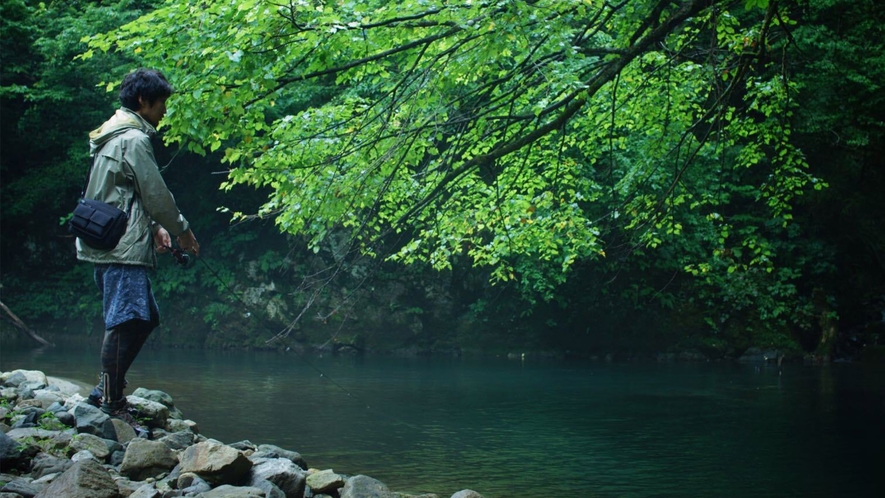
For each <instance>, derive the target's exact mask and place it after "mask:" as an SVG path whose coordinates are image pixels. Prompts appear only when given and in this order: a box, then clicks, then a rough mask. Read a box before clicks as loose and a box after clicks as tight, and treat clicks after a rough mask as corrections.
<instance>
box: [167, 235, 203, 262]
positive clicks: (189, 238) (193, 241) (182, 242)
mask: <svg viewBox="0 0 885 498" xmlns="http://www.w3.org/2000/svg"><path fill="white" fill-rule="evenodd" d="M167 235H168V234H167ZM178 247H180V248H182V249H184V250H185V251H189V252H192V253H194V256H199V255H200V244H198V243H197V238H196V237H194V232H193V231H192V230H190V229H188V231H186V232H184V233H182V234H181V235H179V236H178Z"/></svg>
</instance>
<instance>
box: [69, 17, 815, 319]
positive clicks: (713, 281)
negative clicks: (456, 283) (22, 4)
mask: <svg viewBox="0 0 885 498" xmlns="http://www.w3.org/2000/svg"><path fill="white" fill-rule="evenodd" d="M789 14H790V13H789V12H788V11H787V10H786V9H784V8H782V7H779V6H778V5H777V4H776V3H769V2H745V3H744V5H742V6H735V5H733V4H732V3H730V2H715V1H714V2H699V1H684V2H678V3H672V4H670V3H653V2H628V3H627V2H625V3H622V4H618V5H611V4H608V3H603V2H560V1H543V0H541V1H523V0H506V1H499V2H464V3H449V2H426V1H425V2H417V1H407V2H397V3H396V4H394V3H389V2H337V3H323V4H313V3H309V2H293V3H290V4H276V3H273V2H264V1H259V0H252V1H243V2H236V3H229V2H220V1H209V2H198V3H197V2H185V1H177V2H169V3H167V4H166V5H164V6H163V7H162V8H160V9H157V10H156V11H154V12H152V13H151V14H148V15H147V16H144V17H142V18H140V19H139V20H137V21H135V22H133V23H130V24H128V25H126V26H123V27H122V28H121V29H119V30H117V31H114V32H112V33H109V34H107V35H101V36H95V37H93V38H92V39H91V40H90V47H92V48H93V49H96V50H102V51H109V50H112V49H113V50H116V51H118V52H123V53H133V54H135V53H138V54H139V55H140V56H143V57H145V60H146V61H148V62H149V63H151V64H154V65H167V66H171V67H172V68H174V69H172V68H170V76H171V77H172V79H173V80H174V81H175V83H176V85H177V86H178V87H179V88H181V89H182V92H181V94H180V96H179V98H178V99H177V100H176V103H175V104H174V107H173V109H172V111H170V113H169V117H168V119H167V120H166V121H165V126H166V130H167V138H168V139H169V140H172V141H180V142H182V143H184V144H185V146H187V147H189V148H190V149H192V150H195V151H197V152H205V151H207V150H208V151H222V150H223V151H224V160H225V161H227V162H228V163H230V164H231V166H232V170H231V172H230V177H229V181H228V182H227V183H226V184H225V185H224V187H225V188H231V187H232V186H234V185H237V184H249V185H254V186H256V187H262V188H270V189H271V194H270V196H269V198H268V200H267V202H265V203H264V205H263V206H262V207H261V208H260V209H259V210H258V213H257V215H258V216H260V217H273V219H274V220H275V222H276V224H277V225H278V226H279V227H280V229H281V230H283V231H284V232H288V233H292V234H304V235H306V236H307V237H308V238H309V242H308V245H309V246H310V247H311V248H313V249H314V250H319V248H320V247H321V244H322V243H324V241H327V239H328V237H329V235H330V234H331V233H333V231H335V230H338V229H340V228H342V227H343V228H344V229H346V230H347V231H348V233H349V241H348V243H347V245H346V247H348V248H351V247H352V248H354V249H358V250H360V251H362V252H364V253H369V254H378V255H381V256H386V257H389V258H390V259H392V260H395V261H400V262H403V263H416V262H426V263H429V264H430V265H431V266H432V267H433V268H436V269H438V270H446V269H451V268H452V265H453V262H454V261H456V259H457V258H459V257H460V256H462V255H463V256H467V257H468V258H469V260H470V261H471V263H472V264H473V265H474V266H476V267H488V268H489V270H490V275H491V278H492V280H493V281H497V282H511V281H512V282H515V283H517V284H518V286H519V287H520V288H521V289H522V292H521V294H522V295H523V296H526V297H528V298H529V299H530V300H534V298H535V296H538V297H542V298H544V299H547V300H549V299H552V298H554V296H555V294H556V289H557V287H558V286H560V285H561V284H562V283H563V282H564V281H565V279H566V276H567V274H568V272H569V270H570V269H571V268H572V267H573V266H574V265H575V263H576V262H579V261H580V262H592V261H597V264H598V265H599V266H600V267H603V268H605V267H606V266H607V265H609V264H613V265H615V266H619V265H621V264H623V263H624V262H625V261H627V260H629V259H633V258H631V255H633V254H635V252H636V251H637V250H640V249H641V248H645V249H646V250H648V251H651V252H649V253H648V254H649V255H650V254H652V253H653V252H654V250H656V249H657V248H659V247H662V246H664V245H667V244H680V245H683V246H685V247H688V248H690V251H689V253H688V254H685V255H681V256H676V257H675V259H676V260H675V261H671V262H670V264H669V265H668V266H670V267H672V266H674V264H679V265H681V266H682V267H684V269H685V270H687V271H688V272H689V273H691V274H693V275H696V276H698V277H699V278H700V279H701V282H700V285H701V288H702V289H704V288H707V289H710V291H709V292H708V293H712V294H711V296H713V297H711V299H718V300H720V301H721V302H720V303H719V306H718V308H720V309H723V308H731V309H737V308H735V303H734V302H729V301H733V299H734V297H730V296H738V295H740V296H743V297H742V298H741V299H747V298H749V297H750V296H752V295H759V294H761V293H765V294H766V295H768V296H771V297H772V299H773V302H772V303H771V304H770V305H765V306H763V308H762V310H761V311H760V313H759V314H758V317H757V318H758V321H759V322H763V323H770V324H772V325H783V323H784V322H783V320H781V321H778V319H779V317H783V316H784V311H785V309H786V308H787V307H789V306H791V304H790V303H791V302H792V301H794V300H795V299H794V298H795V294H796V293H795V290H793V289H792V288H791V286H792V285H793V282H794V281H795V279H796V278H798V274H797V273H795V269H793V268H780V267H778V266H777V257H776V255H775V252H774V251H775V249H776V247H775V246H776V245H777V244H778V242H777V240H778V237H782V234H778V233H768V232H767V231H766V230H760V228H761V227H766V226H770V227H772V230H774V231H777V230H785V229H786V228H787V227H788V226H789V225H790V223H791V220H792V207H793V204H794V201H795V198H796V197H797V196H800V195H802V194H803V192H805V191H806V190H807V189H808V187H809V186H812V185H813V186H814V187H815V188H820V187H822V186H824V184H823V182H821V181H819V180H818V179H816V178H814V177H812V176H811V175H810V174H809V173H808V171H807V170H808V167H807V163H806V160H805V157H804V156H803V154H802V153H801V151H799V150H798V149H797V148H796V147H795V145H794V144H793V143H792V142H791V141H790V132H791V121H792V113H793V109H794V108H795V99H794V98H793V97H792V92H795V90H791V86H792V85H793V83H792V82H790V81H789V80H788V79H787V77H786V75H785V74H783V73H782V72H780V71H779V70H778V67H780V65H781V61H779V60H774V59H772V58H770V57H769V53H768V51H769V50H771V49H772V47H773V46H774V45H775V44H778V43H779V41H778V40H779V39H781V38H782V36H781V35H782V33H783V28H785V27H786V26H788V25H790V24H791V23H792V22H793V21H791V20H790V17H789ZM157 33H160V34H161V35H163V36H157ZM173 35H174V36H173ZM149 42H150V43H151V44H152V50H151V51H150V52H147V53H146V52H145V51H144V50H143V49H144V47H145V46H146V44H147V43H149ZM92 54H93V52H92V51H90V52H87V53H86V54H85V56H86V57H89V56H91V55H92ZM318 87H324V88H325V90H319V89H318ZM234 216H235V217H244V216H247V215H245V214H244V213H239V212H235V213H234ZM686 229H690V230H691V231H688V232H687V231H686ZM680 241H682V242H680ZM605 258H609V259H614V260H615V261H616V262H615V263H606V262H605V261H604V260H605ZM639 264H643V263H639ZM732 276H733V277H735V278H732ZM778 286H780V287H783V289H782V290H777V291H776V292H774V293H770V292H767V291H769V290H772V289H776V288H778ZM784 286H785V287H784ZM671 305H672V303H671ZM742 309H745V310H746V312H750V313H752V312H753V311H752V310H751V309H750V307H749V306H747V307H746V308H742Z"/></svg>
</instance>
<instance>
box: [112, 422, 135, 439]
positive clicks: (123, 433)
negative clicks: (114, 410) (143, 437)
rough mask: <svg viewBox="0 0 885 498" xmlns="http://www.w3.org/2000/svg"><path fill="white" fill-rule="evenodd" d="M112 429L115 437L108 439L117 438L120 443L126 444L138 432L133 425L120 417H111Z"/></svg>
mask: <svg viewBox="0 0 885 498" xmlns="http://www.w3.org/2000/svg"><path fill="white" fill-rule="evenodd" d="M110 422H111V424H110V426H111V430H112V431H113V437H110V438H108V439H112V440H116V441H117V442H119V443H120V444H126V443H128V442H129V441H132V440H133V439H135V438H136V437H138V434H136V433H135V429H133V428H132V426H131V425H129V424H127V423H126V422H123V421H122V420H120V419H118V418H112V419H110Z"/></svg>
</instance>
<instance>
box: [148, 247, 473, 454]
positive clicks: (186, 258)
mask: <svg viewBox="0 0 885 498" xmlns="http://www.w3.org/2000/svg"><path fill="white" fill-rule="evenodd" d="M165 248H166V249H167V250H168V251H169V253H170V254H171V255H172V257H173V258H174V259H175V262H176V263H177V264H178V265H179V266H181V267H182V268H192V267H193V266H194V265H195V260H199V261H200V263H201V264H202V265H203V267H204V268H206V270H207V271H209V273H211V274H212V276H213V277H215V279H216V280H217V281H218V282H219V283H220V284H221V286H222V287H224V289H225V290H226V291H227V292H228V293H229V294H230V295H231V297H233V298H234V299H235V300H236V301H238V302H239V303H240V304H241V305H242V306H243V308H244V309H245V310H246V311H247V312H248V313H249V316H254V313H252V312H251V310H252V307H251V306H250V305H249V304H248V303H247V302H246V301H245V300H244V299H243V297H242V296H241V295H240V294H239V293H238V292H236V291H235V290H234V289H232V288H231V287H230V286H229V285H228V284H227V282H225V281H224V279H223V278H221V275H219V274H218V272H217V271H216V270H215V269H214V268H212V266H210V265H209V263H207V262H206V260H205V258H198V257H196V256H193V255H191V254H189V253H188V252H187V251H185V250H184V249H174V248H172V247H169V246H165ZM258 320H259V323H260V324H261V325H262V326H263V327H264V328H265V329H267V331H268V332H270V333H272V334H274V335H273V338H272V339H271V340H279V341H280V342H281V343H282V344H283V345H284V346H285V347H286V351H294V352H295V353H296V354H297V355H298V356H299V357H300V358H301V360H302V361H303V362H304V363H305V364H307V365H308V366H309V367H310V368H311V369H313V370H314V371H316V372H317V373H318V374H319V376H320V378H321V379H325V380H326V381H328V382H330V383H332V385H334V386H335V387H337V388H338V389H340V390H341V391H342V392H343V393H345V394H346V395H347V396H348V397H349V398H351V399H353V400H354V401H356V402H358V403H360V404H362V405H363V406H364V407H365V408H366V410H367V411H369V412H372V413H374V414H375V415H376V416H378V417H379V418H381V419H383V420H385V421H387V422H391V421H392V422H394V423H396V424H400V425H402V426H404V427H408V428H410V429H412V430H414V431H416V432H417V433H419V434H420V433H424V432H425V431H424V430H423V429H422V428H421V427H419V426H417V425H415V424H412V423H409V422H406V421H404V420H402V419H401V418H399V417H397V416H395V415H392V414H390V413H382V410H380V409H379V408H377V407H373V406H372V405H370V404H369V403H367V402H366V401H365V400H363V399H362V398H361V397H360V396H357V395H356V394H354V393H353V392H351V391H350V390H349V389H347V388H346V387H344V386H342V385H341V384H340V383H339V382H338V381H336V380H335V379H333V378H332V377H330V376H329V375H327V374H326V373H325V372H324V371H323V370H322V369H320V368H319V367H318V366H316V365H315V364H314V363H313V362H312V361H310V360H309V359H307V356H306V354H305V353H304V352H302V351H299V350H298V349H297V348H292V347H291V346H290V345H289V343H288V342H286V340H285V339H284V336H283V334H282V333H277V332H276V331H275V330H274V329H273V328H271V326H270V325H269V324H268V323H267V322H266V321H265V320H264V319H263V318H262V317H259V319H258ZM269 342H270V341H269ZM447 440H448V441H454V442H456V443H457V444H459V445H461V446H462V447H463V448H466V449H469V450H472V451H483V450H482V449H481V448H479V447H478V446H476V445H473V444H471V443H469V442H467V441H463V440H461V438H457V437H449V438H447Z"/></svg>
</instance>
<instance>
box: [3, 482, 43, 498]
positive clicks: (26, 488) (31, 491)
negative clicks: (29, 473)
mask: <svg viewBox="0 0 885 498" xmlns="http://www.w3.org/2000/svg"><path fill="white" fill-rule="evenodd" d="M42 490H43V486H41V485H39V484H34V483H33V482H31V481H28V480H27V479H13V480H12V481H9V482H8V483H6V484H5V485H3V487H2V488H0V491H3V492H4V493H17V494H19V495H21V496H23V497H24V498H33V497H34V496H37V494H38V493H40V491H42Z"/></svg>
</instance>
